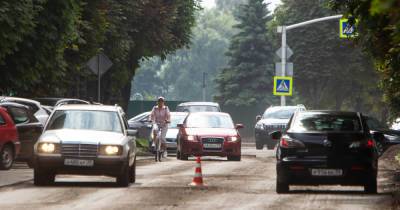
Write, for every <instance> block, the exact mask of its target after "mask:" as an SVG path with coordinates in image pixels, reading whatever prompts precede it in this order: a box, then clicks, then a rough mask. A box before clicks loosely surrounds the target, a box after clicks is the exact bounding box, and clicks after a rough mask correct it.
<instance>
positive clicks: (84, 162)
mask: <svg viewBox="0 0 400 210" xmlns="http://www.w3.org/2000/svg"><path fill="white" fill-rule="evenodd" d="M64 165H66V166H85V167H90V166H93V165H94V160H80V159H65V160H64Z"/></svg>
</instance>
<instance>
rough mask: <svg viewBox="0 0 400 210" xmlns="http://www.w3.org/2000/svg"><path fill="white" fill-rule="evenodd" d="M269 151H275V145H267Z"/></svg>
mask: <svg viewBox="0 0 400 210" xmlns="http://www.w3.org/2000/svg"><path fill="white" fill-rule="evenodd" d="M267 149H269V150H273V149H275V145H269V144H267Z"/></svg>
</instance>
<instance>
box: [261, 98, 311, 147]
mask: <svg viewBox="0 0 400 210" xmlns="http://www.w3.org/2000/svg"><path fill="white" fill-rule="evenodd" d="M302 110H306V108H305V107H304V106H303V105H297V106H271V107H269V108H267V109H266V110H265V112H264V114H263V115H262V116H257V119H256V120H257V123H256V125H255V128H254V137H255V140H256V149H263V148H264V145H267V149H274V148H275V145H276V143H277V142H276V141H275V140H273V139H271V138H270V136H269V133H270V132H272V131H277V130H280V131H281V130H283V129H285V128H286V125H287V123H288V122H289V119H290V117H291V116H292V115H293V113H295V112H296V111H302Z"/></svg>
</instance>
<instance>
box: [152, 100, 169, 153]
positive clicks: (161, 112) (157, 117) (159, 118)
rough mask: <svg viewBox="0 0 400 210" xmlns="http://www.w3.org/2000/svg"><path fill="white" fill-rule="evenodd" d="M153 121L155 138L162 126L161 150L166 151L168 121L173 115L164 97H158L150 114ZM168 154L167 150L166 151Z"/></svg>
mask: <svg viewBox="0 0 400 210" xmlns="http://www.w3.org/2000/svg"><path fill="white" fill-rule="evenodd" d="M150 118H151V121H152V122H153V134H154V135H153V136H154V140H155V139H157V131H158V126H160V128H161V136H160V140H161V150H162V151H166V140H165V136H166V135H167V131H168V123H169V122H170V120H171V115H170V112H169V108H168V106H166V105H165V99H164V97H162V96H160V97H158V99H157V106H154V107H153V110H151V114H150ZM164 156H166V152H164Z"/></svg>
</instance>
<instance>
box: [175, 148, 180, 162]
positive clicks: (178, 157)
mask: <svg viewBox="0 0 400 210" xmlns="http://www.w3.org/2000/svg"><path fill="white" fill-rule="evenodd" d="M176 159H178V160H180V159H181V152H179V150H176Z"/></svg>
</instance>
